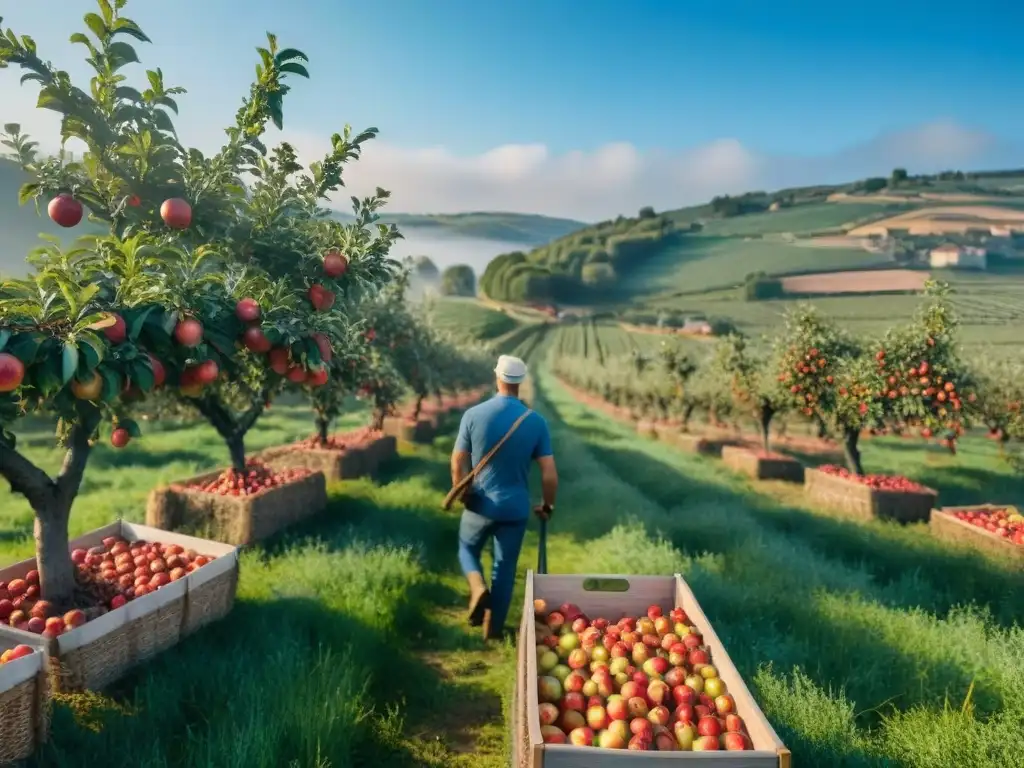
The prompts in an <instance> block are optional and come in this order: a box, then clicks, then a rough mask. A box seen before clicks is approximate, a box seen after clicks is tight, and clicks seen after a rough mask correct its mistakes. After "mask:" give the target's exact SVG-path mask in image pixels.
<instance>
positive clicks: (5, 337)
mask: <svg viewBox="0 0 1024 768" xmlns="http://www.w3.org/2000/svg"><path fill="white" fill-rule="evenodd" d="M10 338H11V332H10V331H8V330H7V329H6V328H0V352H3V351H4V347H6V346H7V342H8V341H9V340H10Z"/></svg>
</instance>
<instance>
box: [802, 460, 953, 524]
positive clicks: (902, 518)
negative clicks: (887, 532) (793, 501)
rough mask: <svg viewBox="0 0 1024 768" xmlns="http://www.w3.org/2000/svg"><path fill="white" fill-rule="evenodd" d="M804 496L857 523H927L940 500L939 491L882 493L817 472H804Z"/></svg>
mask: <svg viewBox="0 0 1024 768" xmlns="http://www.w3.org/2000/svg"><path fill="white" fill-rule="evenodd" d="M804 490H805V492H806V493H807V497H808V498H809V499H811V500H812V501H815V502H818V503H820V504H823V505H825V506H828V507H832V508H833V509H837V510H839V511H841V512H845V513H846V514H848V515H849V516H850V517H853V518H856V519H858V520H874V519H883V520H895V521H897V522H900V523H917V522H927V520H928V518H929V517H930V516H931V511H932V508H933V507H934V506H935V503H936V500H937V499H938V497H939V493H938V491H935V490H932V489H931V488H925V489H924V490H923V491H882V490H878V489H876V488H871V487H869V486H867V485H864V484H863V483H858V482H856V481H855V480H847V479H846V478H842V477H836V476H835V475H829V474H826V473H825V472H822V471H820V470H817V469H810V468H808V469H807V470H805V471H804Z"/></svg>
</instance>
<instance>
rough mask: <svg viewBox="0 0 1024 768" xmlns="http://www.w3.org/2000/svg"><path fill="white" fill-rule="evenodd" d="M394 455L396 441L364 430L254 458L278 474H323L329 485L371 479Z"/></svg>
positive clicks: (311, 440)
mask: <svg viewBox="0 0 1024 768" xmlns="http://www.w3.org/2000/svg"><path fill="white" fill-rule="evenodd" d="M395 455H397V450H396V446H395V439H394V438H393V437H389V436H387V435H385V434H384V433H383V432H381V431H380V430H375V429H373V428H371V427H363V428H361V429H356V430H353V431H351V432H344V433H341V434H335V435H328V436H327V438H326V439H323V440H321V439H320V437H319V436H318V435H314V436H312V437H309V438H307V439H305V440H300V441H299V442H296V443H291V444H289V445H281V446H277V447H275V448H268V449H267V450H265V451H263V452H262V453H260V454H259V455H258V456H257V457H256V458H257V459H258V460H259V461H261V462H263V463H265V464H267V465H269V466H271V467H273V468H274V469H275V470H277V471H281V470H295V469H298V470H303V469H305V470H309V471H311V472H323V474H324V477H325V478H326V479H327V480H328V481H331V482H333V481H335V480H354V479H356V478H360V477H366V476H372V475H374V474H375V473H376V472H377V471H378V470H379V469H380V466H381V464H383V463H385V462H387V461H389V460H390V459H392V458H394V456H395Z"/></svg>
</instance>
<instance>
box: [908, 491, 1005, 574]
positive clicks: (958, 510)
mask: <svg viewBox="0 0 1024 768" xmlns="http://www.w3.org/2000/svg"><path fill="white" fill-rule="evenodd" d="M928 526H929V528H930V529H931V532H932V533H933V534H934V535H935V536H936V537H937V538H940V539H942V540H944V541H949V542H953V543H955V544H960V545H963V546H967V547H971V548H973V549H979V550H983V551H986V552H990V553H992V554H994V555H997V556H999V557H1002V558H1006V559H1009V560H1012V561H1015V562H1016V563H1017V564H1018V565H1019V566H1022V567H1024V515H1022V514H1021V512H1020V510H1019V509H1017V508H1016V507H1008V506H1000V505H998V504H978V505H975V506H973V507H943V508H942V509H933V510H932V516H931V520H930V521H929V523H928Z"/></svg>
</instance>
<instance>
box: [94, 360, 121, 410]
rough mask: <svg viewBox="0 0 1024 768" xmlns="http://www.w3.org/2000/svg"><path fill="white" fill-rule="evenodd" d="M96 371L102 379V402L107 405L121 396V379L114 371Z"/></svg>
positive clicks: (106, 369) (99, 369)
mask: <svg viewBox="0 0 1024 768" xmlns="http://www.w3.org/2000/svg"><path fill="white" fill-rule="evenodd" d="M97 370H98V371H99V374H100V376H102V377H103V395H102V399H103V402H105V403H109V402H112V401H114V400H116V399H117V398H118V397H120V395H121V377H120V376H119V375H118V374H117V372H116V371H112V370H110V369H109V368H106V367H100V368H98V369H97Z"/></svg>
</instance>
